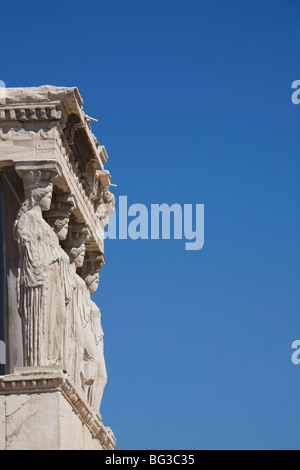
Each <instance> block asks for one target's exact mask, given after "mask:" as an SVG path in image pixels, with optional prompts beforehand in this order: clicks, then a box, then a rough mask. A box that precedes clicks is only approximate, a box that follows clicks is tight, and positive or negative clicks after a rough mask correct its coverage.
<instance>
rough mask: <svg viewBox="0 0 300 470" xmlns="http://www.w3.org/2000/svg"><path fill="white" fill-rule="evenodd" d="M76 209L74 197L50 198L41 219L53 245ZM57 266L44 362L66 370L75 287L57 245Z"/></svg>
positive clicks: (65, 231) (66, 259)
mask: <svg viewBox="0 0 300 470" xmlns="http://www.w3.org/2000/svg"><path fill="white" fill-rule="evenodd" d="M75 205H76V202H75V197H74V196H73V195H70V194H56V195H54V196H53V199H52V203H51V207H50V210H49V211H47V212H44V219H45V220H46V222H47V223H48V224H49V225H50V226H51V228H52V229H53V231H54V233H55V234H56V236H57V242H58V245H59V241H63V240H65V239H66V237H67V234H68V229H69V220H70V216H71V213H72V211H73V210H74V208H75ZM58 251H59V255H60V256H59V262H58V263H56V264H55V265H54V267H55V273H54V274H55V276H54V278H53V282H52V284H51V286H50V292H49V299H50V302H51V306H52V308H51V309H50V311H49V328H48V332H49V335H48V341H49V347H48V359H49V361H50V362H52V364H55V365H64V366H66V365H67V364H68V361H69V357H68V350H69V343H70V341H71V338H70V318H69V317H70V315H69V309H68V304H69V303H70V301H71V298H72V293H73V290H74V289H75V287H76V284H75V280H74V276H73V274H72V272H71V270H70V258H69V256H68V255H67V253H66V252H65V251H64V250H63V249H62V248H61V246H60V245H59V247H58Z"/></svg>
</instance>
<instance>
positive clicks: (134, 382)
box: [0, 0, 300, 449]
mask: <svg viewBox="0 0 300 470" xmlns="http://www.w3.org/2000/svg"><path fill="white" fill-rule="evenodd" d="M1 18H2V21H1V29H0V39H1V42H0V44H1V46H0V48H1V68H0V70H1V73H0V79H1V80H4V81H5V82H6V84H7V86H38V85H44V84H51V85H61V86H78V88H79V90H80V93H81V95H82V96H83V98H84V101H85V111H86V112H87V113H88V114H89V115H90V116H93V117H96V118H99V120H100V122H99V124H94V125H93V131H94V133H95V134H96V135H97V136H98V137H99V139H100V141H101V143H102V144H104V145H105V146H106V149H107V152H108V154H109V156H110V159H109V162H108V165H107V168H108V169H109V170H110V171H111V173H112V175H113V181H114V182H115V183H117V184H118V188H117V189H116V190H115V194H116V196H117V197H118V196H120V195H126V196H127V197H128V202H129V203H130V204H132V203H143V204H146V205H150V204H151V203H164V202H165V203H168V204H172V203H176V202H177V203H181V204H184V203H186V204H187V203H190V204H196V203H198V204H201V203H202V204H205V246H204V248H203V249H202V250H201V251H198V252H187V251H185V250H184V242H183V241H180V240H176V241H164V240H157V241H154V240H139V241H131V240H111V241H107V243H106V256H107V264H106V266H105V268H104V269H103V270H102V272H101V285H100V289H99V292H98V293H97V294H96V296H95V298H96V301H97V303H98V305H99V306H100V308H101V311H102V318H103V329H104V331H105V353H106V362H107V369H108V374H109V382H108V385H107V388H106V391H105V395H104V399H103V405H102V414H103V420H104V423H105V424H106V425H108V426H111V427H112V429H113V430H114V432H115V434H116V437H117V439H118V445H117V448H118V449H163V448H166V449H248V448H250V449H254V448H256V449H260V448H266V449H279V448H281V449H299V448H300V439H299V422H300V399H299V398H300V365H299V366H298V367H297V366H295V365H293V364H292V362H291V353H292V350H291V343H292V342H293V341H294V340H296V339H300V289H299V287H300V286H299V280H300V276H299V275H300V268H299V266H300V248H299V231H300V215H299V213H300V211H299V202H300V165H299V161H300V106H298V107H297V106H294V105H293V104H292V102H291V92H292V91H291V84H292V82H293V81H294V80H300V69H299V57H300V26H299V25H300V4H299V1H296V0H281V1H279V0H251V1H246V0H245V1H242V2H241V1H238V0H227V1H226V2H225V1H223V0H97V1H89V0H87V1H84V2H74V1H70V0H64V1H57V0H53V1H51V2H40V1H36V0H32V1H31V2H23V1H22V2H21V1H18V0H15V1H14V2H2V4H1Z"/></svg>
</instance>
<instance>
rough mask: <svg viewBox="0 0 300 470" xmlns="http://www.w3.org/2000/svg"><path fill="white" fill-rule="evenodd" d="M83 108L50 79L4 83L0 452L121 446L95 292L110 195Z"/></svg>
mask: <svg viewBox="0 0 300 470" xmlns="http://www.w3.org/2000/svg"><path fill="white" fill-rule="evenodd" d="M82 105H83V101H82V99H81V96H80V94H79V92H78V90H77V88H56V87H51V86H43V87H39V88H15V89H13V88H11V89H9V88H8V89H6V98H5V100H4V102H2V103H1V104H0V195H1V201H0V222H1V223H0V238H1V239H0V245H1V250H2V251H1V253H0V274H1V276H0V292H1V295H0V344H1V345H5V364H2V365H0V375H1V376H0V450H4V449H7V450H10V449H12V450H13V449H19V450H21V449H28V450H29V449H36V450H39V449H41V450H42V449H44V450H46V449H74V450H75V449H78V450H81V449H87V450H91V449H95V450H96V449H99V450H101V449H103V450H111V449H113V448H114V446H115V438H114V435H113V432H112V431H111V429H110V428H108V427H106V426H104V424H103V422H102V417H101V415H100V411H99V410H100V404H101V399H102V395H103V391H104V388H105V385H106V381H107V376H106V367H105V359H104V348H103V331H102V327H101V314H100V310H99V308H98V306H97V305H96V304H95V303H94V302H93V301H92V299H91V294H93V293H95V292H96V290H97V287H98V282H99V272H100V270H101V268H102V267H103V265H104V263H105V256H104V246H103V245H104V229H105V227H106V225H107V224H108V219H109V214H110V213H111V212H112V211H113V210H114V204H115V198H114V196H113V195H112V193H111V192H110V191H109V189H110V186H112V184H111V177H110V173H109V172H108V171H107V170H105V169H104V165H105V164H106V162H107V158H108V157H107V154H106V151H105V148H104V146H102V145H100V144H99V142H98V140H97V138H96V137H95V136H94V135H93V133H92V131H91V126H90V121H91V118H90V117H89V116H87V115H86V114H85V113H84V111H83V107H82ZM2 356H3V354H2ZM0 362H1V361H0ZM2 362H4V361H2Z"/></svg>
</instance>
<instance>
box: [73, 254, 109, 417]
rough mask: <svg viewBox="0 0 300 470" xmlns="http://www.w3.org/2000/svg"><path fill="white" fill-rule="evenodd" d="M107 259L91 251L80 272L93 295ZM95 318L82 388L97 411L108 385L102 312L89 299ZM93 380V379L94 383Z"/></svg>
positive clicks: (88, 333)
mask: <svg viewBox="0 0 300 470" xmlns="http://www.w3.org/2000/svg"><path fill="white" fill-rule="evenodd" d="M104 263H105V256H104V255H103V254H100V253H98V252H88V253H87V256H86V258H85V261H84V265H83V267H82V269H81V271H80V275H81V277H82V278H83V279H84V281H85V284H86V286H87V289H88V291H89V294H94V293H95V292H96V291H97V289H98V285H99V271H100V269H101V268H102V267H103V266H104ZM89 304H90V308H91V316H90V320H89V322H88V323H87V324H86V326H85V329H84V337H83V339H84V354H83V362H82V367H81V373H80V376H81V383H82V385H81V386H82V389H83V390H84V391H85V393H86V395H87V399H88V401H89V402H90V403H91V405H92V406H93V407H94V408H95V409H96V410H99V409H100V404H101V401H102V396H103V392H104V389H105V386H106V383H107V373H106V366H105V359H104V345H103V336H104V333H103V330H102V326H101V313H100V310H99V308H98V307H97V305H96V304H95V302H93V301H92V300H91V298H90V296H89ZM91 378H92V380H91Z"/></svg>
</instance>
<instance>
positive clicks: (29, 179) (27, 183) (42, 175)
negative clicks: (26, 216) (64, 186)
mask: <svg viewBox="0 0 300 470" xmlns="http://www.w3.org/2000/svg"><path fill="white" fill-rule="evenodd" d="M55 177H56V173H54V172H53V171H48V170H30V171H27V172H26V173H24V176H23V182H24V194H25V201H28V207H29V208H32V207H35V206H40V208H41V209H42V211H48V210H49V209H50V206H51V200H52V193H53V183H52V181H53V179H54V178H55Z"/></svg>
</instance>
